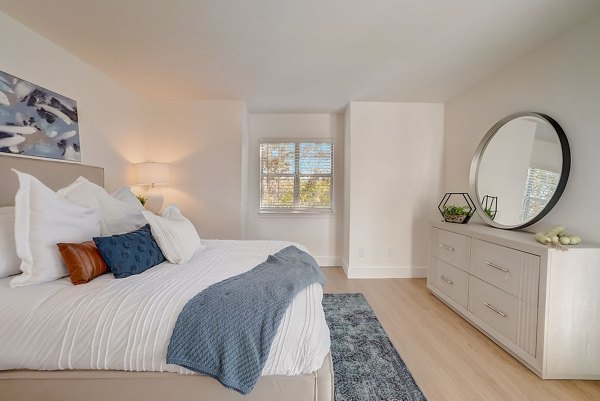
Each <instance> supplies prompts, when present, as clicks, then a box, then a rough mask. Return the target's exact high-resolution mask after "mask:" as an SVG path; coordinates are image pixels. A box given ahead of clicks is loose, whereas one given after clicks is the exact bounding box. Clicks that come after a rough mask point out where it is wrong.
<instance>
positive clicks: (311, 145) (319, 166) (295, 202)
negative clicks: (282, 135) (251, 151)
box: [260, 141, 333, 212]
mask: <svg viewBox="0 0 600 401" xmlns="http://www.w3.org/2000/svg"><path fill="white" fill-rule="evenodd" d="M332 198H333V144H331V143H327V142H299V141H298V142H261V144H260V209H261V211H299V212H302V211H305V212H311V211H331V210H332V209H333V206H332Z"/></svg>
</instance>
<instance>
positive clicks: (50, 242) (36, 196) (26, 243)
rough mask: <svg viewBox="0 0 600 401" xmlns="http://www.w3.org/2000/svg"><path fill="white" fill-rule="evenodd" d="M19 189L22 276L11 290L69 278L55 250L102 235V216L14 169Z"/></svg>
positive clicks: (12, 283) (17, 239) (17, 219)
mask: <svg viewBox="0 0 600 401" xmlns="http://www.w3.org/2000/svg"><path fill="white" fill-rule="evenodd" d="M13 171H14V172H15V173H17V176H18V177H19V183H20V185H21V186H20V188H19V190H18V191H17V195H16V196H15V243H16V248H17V255H18V256H19V257H20V258H21V271H22V272H23V273H21V274H20V275H18V276H16V277H15V278H13V279H12V280H11V281H10V286H11V287H19V286H24V285H30V284H35V283H45V282H48V281H54V280H57V279H59V278H61V277H64V276H67V275H69V272H68V271H67V269H66V267H65V265H64V264H63V260H62V257H61V256H60V253H59V251H58V248H57V247H56V244H57V243H59V242H83V241H89V240H90V239H91V238H92V237H94V236H97V235H98V234H100V216H99V215H98V213H97V212H96V211H94V210H91V209H87V208H84V207H81V206H79V205H76V204H74V203H73V202H70V201H68V200H66V199H64V198H63V197H61V196H59V195H58V194H57V193H56V192H54V191H53V190H51V189H50V188H48V187H46V186H45V185H44V184H42V183H41V182H40V181H39V180H37V179H36V178H35V177H32V176H31V175H29V174H25V173H21V172H20V171H17V170H15V169H13Z"/></svg>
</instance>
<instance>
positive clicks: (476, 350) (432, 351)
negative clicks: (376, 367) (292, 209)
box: [323, 268, 600, 401]
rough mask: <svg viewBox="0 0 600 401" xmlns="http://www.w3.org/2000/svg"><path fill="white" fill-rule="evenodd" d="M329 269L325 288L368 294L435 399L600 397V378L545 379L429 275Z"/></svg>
mask: <svg viewBox="0 0 600 401" xmlns="http://www.w3.org/2000/svg"><path fill="white" fill-rule="evenodd" d="M323 271H324V272H325V275H326V276H327V278H328V280H329V282H328V283H327V285H326V286H325V292H329V293H336V292H361V293H363V294H364V295H365V297H366V298H367V300H368V301H369V304H370V305H371V307H372V308H373V310H374V311H375V313H376V314H377V317H378V318H379V321H380V322H381V324H382V325H383V327H384V328H385V330H386V332H387V333H388V335H389V337H390V339H391V341H392V343H393V344H394V346H395V347H396V349H397V350H398V352H399V353H400V355H401V356H402V359H403V360H404V362H405V363H406V365H407V366H408V368H409V369H410V371H411V373H412V374H413V376H414V378H415V380H416V381H417V383H418V384H419V386H420V387H421V389H422V390H423V393H424V394H425V396H426V397H427V399H428V401H496V400H499V401H575V400H595V401H600V381H572V380H541V379H540V378H538V377H537V376H536V375H534V374H533V373H531V371H529V370H528V369H527V368H525V367H524V366H523V365H521V364H520V363H519V362H518V361H517V360H516V359H514V358H513V357H512V356H510V355H509V354H508V353H506V352H505V351H504V350H502V348H500V347H499V346H497V345H496V344H495V343H494V342H492V341H491V340H490V339H488V338H487V337H486V336H484V335H483V334H481V333H480V332H479V331H478V330H477V329H475V328H474V327H472V326H471V325H470V324H468V323H467V322H466V321H464V320H463V319H462V318H460V317H459V316H458V315H457V314H456V313H455V312H454V311H452V310H451V309H450V308H448V307H447V306H446V305H445V304H443V303H442V302H441V301H439V300H438V299H437V298H435V297H434V296H433V295H431V294H430V293H429V291H428V290H427V287H426V283H425V279H367V280H363V279H352V280H348V279H347V278H346V276H345V275H344V272H343V271H342V269H341V268H324V269H323ZM599 324H600V322H599Z"/></svg>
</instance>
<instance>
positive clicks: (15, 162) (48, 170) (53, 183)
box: [0, 155, 104, 206]
mask: <svg viewBox="0 0 600 401" xmlns="http://www.w3.org/2000/svg"><path fill="white" fill-rule="evenodd" d="M11 168H14V169H17V170H19V171H22V172H24V173H27V174H31V175H33V176H34V177H36V178H37V179H38V180H40V181H41V182H43V183H44V184H45V185H46V186H48V187H50V188H52V189H53V190H55V191H56V190H58V189H60V188H63V187H66V186H67V185H69V184H70V183H72V182H73V181H74V180H75V179H76V178H77V177H79V176H83V177H85V178H87V179H88V180H90V181H91V182H93V183H95V184H98V185H100V186H102V187H104V169H103V168H102V167H92V166H83V165H81V164H75V163H64V162H57V161H51V160H40V159H29V158H25V157H14V156H5V155H0V206H11V205H14V204H15V194H16V193H17V190H18V189H19V180H18V179H17V175H16V174H15V173H13V172H12V171H11V170H10V169H11Z"/></svg>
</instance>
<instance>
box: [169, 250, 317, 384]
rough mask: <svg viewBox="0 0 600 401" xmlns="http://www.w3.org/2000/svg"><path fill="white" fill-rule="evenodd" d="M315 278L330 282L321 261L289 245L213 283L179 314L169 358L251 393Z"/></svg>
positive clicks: (174, 362) (170, 345)
mask: <svg viewBox="0 0 600 401" xmlns="http://www.w3.org/2000/svg"><path fill="white" fill-rule="evenodd" d="M314 283H320V284H321V285H324V284H325V277H324V276H323V274H322V273H321V270H320V268H319V266H318V265H317V262H316V261H315V260H314V259H313V257H312V256H310V255H309V254H308V253H306V252H303V251H301V250H299V249H298V248H296V247H295V246H288V247H287V248H284V249H282V250H281V251H279V252H277V253H276V254H274V255H269V257H268V258H267V260H266V261H265V262H263V263H261V264H259V265H258V266H256V267H255V268H254V269H252V270H250V271H247V272H246V273H243V274H240V275H238V276H234V277H231V278H229V279H227V280H224V281H221V282H219V283H216V284H213V285H211V286H210V287H208V288H206V289H205V290H204V291H202V292H200V293H199V294H198V295H196V296H195V297H194V298H192V299H190V300H189V301H188V303H187V304H186V305H185V307H184V308H183V310H182V311H181V313H180V314H179V317H178V318H177V322H176V323H175V328H174V329H173V334H172V336H171V341H170V343H169V348H168V350H167V363H172V364H176V365H179V366H183V367H185V368H187V369H189V370H192V371H194V372H198V373H202V374H205V375H209V376H212V377H214V378H215V379H217V380H219V381H220V382H221V383H222V384H223V385H224V386H225V387H228V388H230V389H233V390H236V391H238V392H240V393H242V394H248V393H249V392H250V391H251V390H252V388H254V385H255V384H256V382H257V381H258V378H259V377H260V374H261V372H262V370H263V368H264V366H265V363H266V361H267V356H268V355H269V351H270V349H271V343H272V342H273V338H274V336H275V334H276V332H277V328H278V327H279V324H280V323H281V319H282V318H283V315H284V313H285V311H286V309H287V308H288V306H289V305H290V303H291V302H292V300H293V299H294V297H295V296H296V295H297V294H298V293H299V292H300V291H301V290H303V289H304V288H306V287H308V286H309V285H311V284H314Z"/></svg>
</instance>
